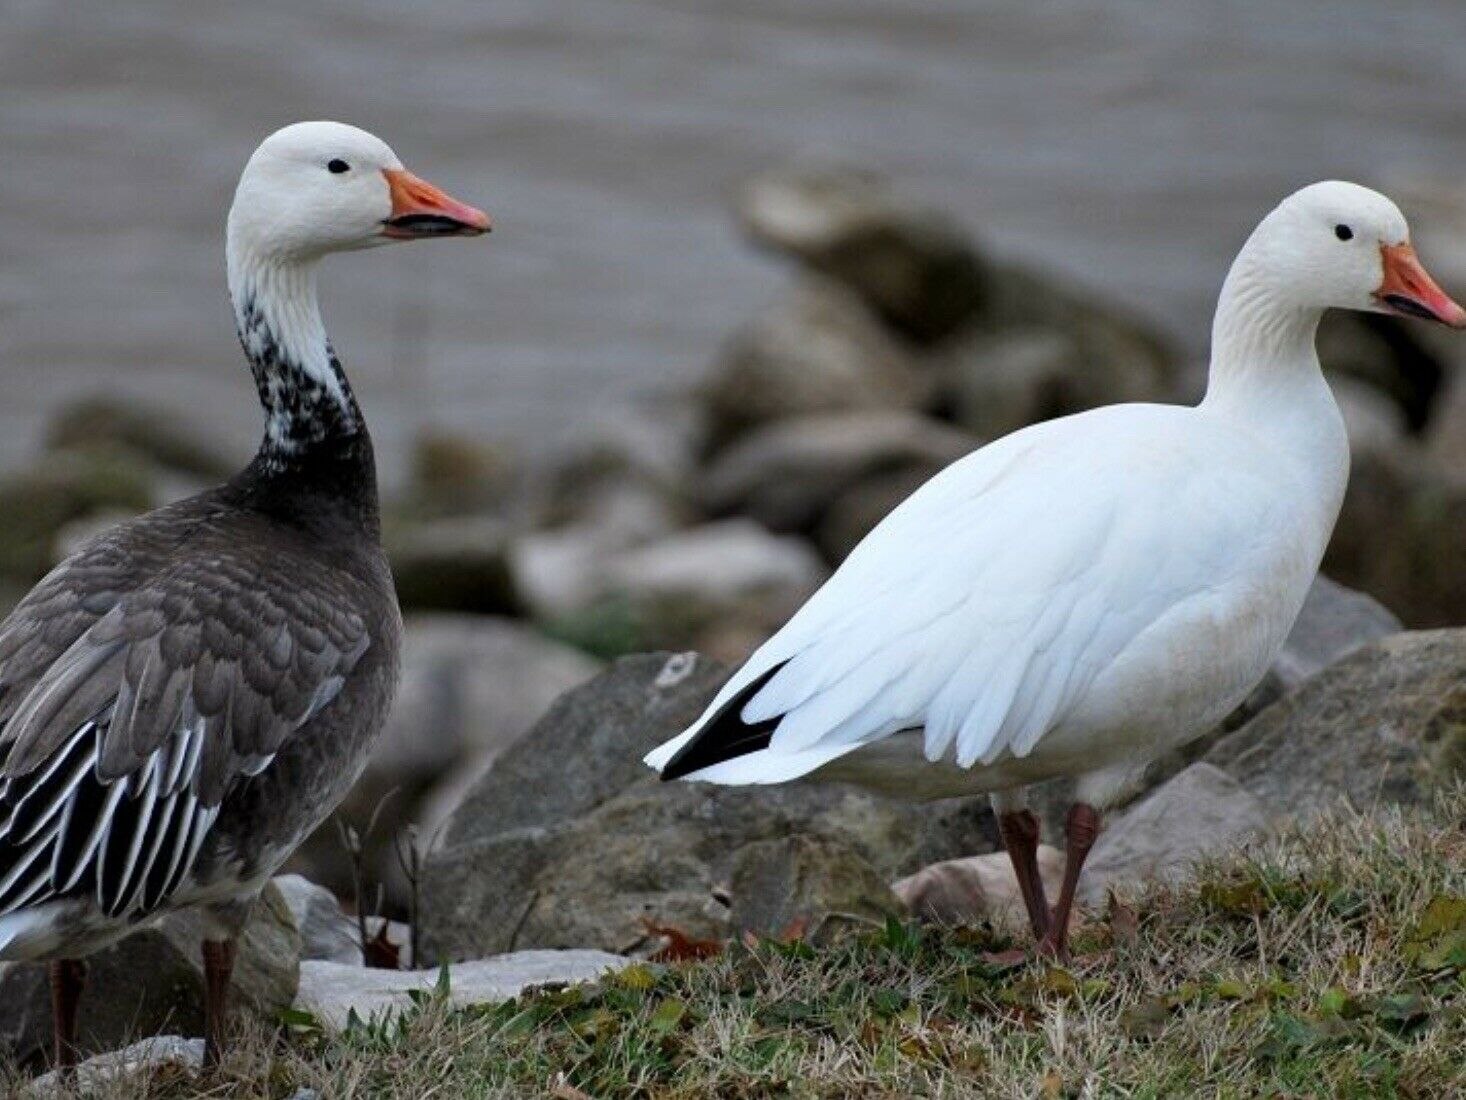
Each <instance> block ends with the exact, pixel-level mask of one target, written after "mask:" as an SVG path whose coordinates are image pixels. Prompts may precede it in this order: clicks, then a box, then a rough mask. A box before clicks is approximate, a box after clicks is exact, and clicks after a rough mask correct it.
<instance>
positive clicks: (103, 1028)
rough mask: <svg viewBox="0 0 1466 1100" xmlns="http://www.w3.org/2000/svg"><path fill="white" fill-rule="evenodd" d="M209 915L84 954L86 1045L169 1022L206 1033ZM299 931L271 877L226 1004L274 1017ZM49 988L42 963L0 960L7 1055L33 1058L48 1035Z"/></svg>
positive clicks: (82, 1039)
mask: <svg viewBox="0 0 1466 1100" xmlns="http://www.w3.org/2000/svg"><path fill="white" fill-rule="evenodd" d="M202 935H203V922H202V919H201V918H200V917H199V915H198V914H197V913H195V912H192V911H184V912H180V913H174V914H171V915H170V916H167V917H165V918H163V919H162V920H161V921H160V922H159V923H158V924H157V925H156V926H154V927H151V928H145V929H142V930H140V931H138V932H135V933H133V934H132V935H131V936H129V937H128V938H127V939H125V940H123V941H122V942H121V943H118V944H115V945H113V946H112V947H109V948H107V949H105V950H103V951H99V952H97V953H96V954H95V955H92V956H91V957H90V958H89V959H88V960H87V963H88V967H89V969H88V974H87V988H86V992H85V993H84V994H83V996H82V1002H81V1015H80V1019H79V1026H78V1038H79V1044H80V1046H81V1048H82V1049H83V1050H97V1049H101V1050H112V1049H115V1048H117V1047H119V1046H121V1045H122V1044H124V1043H127V1042H130V1041H131V1040H133V1039H135V1038H136V1037H137V1036H139V1035H149V1034H156V1033H160V1032H162V1031H164V1030H165V1029H172V1030H179V1031H183V1032H184V1033H185V1034H189V1035H200V1034H202V1033H203V1024H204V1000H203V995H204V977H203V962H202V959H201V957H200V954H199V944H200V941H201V940H202ZM300 951H301V939H300V932H299V931H298V930H297V928H296V924H295V920H294V918H293V917H292V916H291V912H290V908H289V906H287V905H286V903H285V899H284V897H283V896H282V895H281V893H280V891H279V890H278V889H277V888H276V887H275V886H274V885H273V884H270V885H267V886H266V887H265V889H264V891H263V892H262V894H261V895H260V901H259V904H257V905H256V906H255V908H254V912H253V913H252V914H251V916H250V920H249V923H248V924H247V925H246V927H245V930H244V935H243V936H242V937H241V939H240V942H239V953H238V956H237V958H236V959H235V966H234V980H233V984H232V986H231V995H230V1006H231V1009H232V1010H233V1011H236V1012H246V1013H250V1014H252V1015H254V1016H255V1017H257V1018H258V1019H260V1020H264V1021H267V1022H271V1023H273V1022H274V1021H275V1020H276V1019H278V1017H279V1014H280V1011H281V1010H282V1009H285V1008H288V1007H290V1004H291V1002H292V1001H293V1000H294V998H295V986H296V980H297V975H298V971H299V966H300ZM50 1013H51V1010H50V993H49V987H48V983H47V980H46V966H45V964H44V963H0V1038H3V1040H4V1041H5V1044H6V1051H5V1052H6V1053H8V1054H9V1055H10V1056H11V1057H13V1058H14V1059H15V1060H16V1061H28V1060H30V1059H31V1058H33V1057H36V1056H38V1055H39V1054H40V1053H41V1052H42V1051H44V1050H46V1049H48V1048H49V1044H50V1042H51V1015H50Z"/></svg>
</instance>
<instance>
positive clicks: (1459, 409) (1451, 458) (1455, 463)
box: [1426, 368, 1466, 474]
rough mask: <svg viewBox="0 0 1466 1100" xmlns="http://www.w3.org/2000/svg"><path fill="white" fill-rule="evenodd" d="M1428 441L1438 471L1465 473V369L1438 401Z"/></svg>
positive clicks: (1458, 372) (1456, 372)
mask: <svg viewBox="0 0 1466 1100" xmlns="http://www.w3.org/2000/svg"><path fill="white" fill-rule="evenodd" d="M1426 441H1427V442H1426V446H1427V448H1428V450H1429V453H1430V457H1431V458H1432V459H1433V460H1434V462H1435V464H1436V466H1437V468H1438V469H1441V470H1444V471H1451V470H1454V471H1456V472H1457V473H1458V474H1459V473H1460V472H1461V471H1466V369H1462V368H1457V370H1456V371H1455V373H1454V374H1453V375H1452V376H1451V378H1450V380H1449V381H1448V382H1447V383H1446V386H1445V392H1444V393H1443V394H1442V395H1441V396H1440V397H1439V398H1438V399H1437V400H1436V404H1435V408H1434V410H1433V411H1432V414H1431V419H1430V425H1429V427H1428V429H1427V435H1426Z"/></svg>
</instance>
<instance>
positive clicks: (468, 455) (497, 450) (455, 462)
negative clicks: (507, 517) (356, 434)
mask: <svg viewBox="0 0 1466 1100" xmlns="http://www.w3.org/2000/svg"><path fill="white" fill-rule="evenodd" d="M515 482H516V471H515V469H514V463H513V460H512V459H511V457H510V456H509V454H508V453H507V452H506V451H505V449H504V448H503V447H502V446H497V445H494V444H490V443H485V442H483V441H482V440H478V439H474V438H472V437H469V436H462V435H458V434H455V433H453V432H449V431H444V430H442V429H433V430H429V431H424V432H420V433H418V434H417V435H416V436H415V437H414V438H413V440H412V451H411V453H410V454H409V456H408V480H407V484H406V486H405V487H404V488H403V490H402V492H401V493H399V494H398V495H397V499H396V502H395V503H396V506H397V507H398V508H400V509H402V510H403V511H404V512H405V513H406V514H408V515H411V516H414V517H417V518H428V517H434V516H464V515H473V514H481V513H485V512H490V511H497V510H499V509H500V508H502V507H504V505H505V504H506V503H508V501H509V499H510V496H511V493H512V490H513V488H514V485H515Z"/></svg>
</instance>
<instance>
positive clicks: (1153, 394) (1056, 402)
mask: <svg viewBox="0 0 1466 1100" xmlns="http://www.w3.org/2000/svg"><path fill="white" fill-rule="evenodd" d="M1011 278H1012V281H1013V282H1014V283H1016V285H1017V287H1018V288H1025V287H1026V288H1029V290H1030V296H1029V297H1027V298H1023V299H1021V300H1015V301H1012V302H1011V303H1009V302H1007V299H1006V296H1007V295H1008V294H1009V293H1012V291H1013V289H1014V288H1013V287H1009V286H1007V285H1006V283H1005V288H1004V297H1003V299H1002V300H1000V301H999V302H997V303H995V309H994V312H993V313H992V314H991V315H987V314H985V315H984V316H983V317H982V318H981V320H980V323H979V324H978V325H977V326H976V327H974V328H973V329H972V330H971V331H970V332H969V333H967V334H965V335H963V336H962V337H961V338H959V339H955V340H953V341H949V342H948V344H947V345H946V346H945V347H944V348H943V349H941V350H940V351H939V352H938V353H937V355H936V359H935V362H934V364H933V367H934V370H935V372H936V373H937V374H938V375H939V377H940V378H941V380H942V381H941V385H940V396H939V399H938V403H939V405H941V406H942V407H943V408H945V409H947V410H948V411H949V412H950V413H951V415H952V417H953V419H954V420H956V422H957V423H958V424H959V425H961V426H962V427H963V428H965V429H967V430H968V431H970V432H972V433H973V434H974V435H976V436H977V437H978V438H980V439H984V440H988V439H996V438H998V437H999V436H1003V435H1007V434H1008V433H1009V432H1013V431H1016V430H1018V429H1019V428H1022V427H1025V426H1026V425H1028V424H1032V423H1036V422H1038V421H1040V420H1050V419H1053V418H1054V417H1057V416H1067V415H1069V414H1070V413H1076V412H1082V411H1084V410H1085V409H1092V408H1095V407H1097V406H1100V405H1111V404H1118V403H1121V402H1126V401H1156V400H1170V399H1173V398H1174V397H1175V396H1176V388H1177V382H1178V377H1179V371H1178V368H1177V364H1176V360H1175V356H1174V355H1173V354H1172V352H1171V351H1170V349H1169V348H1168V347H1167V346H1166V345H1165V344H1164V343H1162V342H1161V341H1160V339H1159V338H1157V337H1156V336H1155V335H1154V334H1152V333H1151V332H1150V331H1149V330H1147V329H1145V328H1144V327H1142V326H1141V325H1140V324H1138V323H1137V322H1135V321H1132V320H1130V319H1129V318H1127V317H1125V316H1123V315H1122V314H1120V313H1118V312H1116V311H1113V310H1111V309H1109V308H1107V307H1102V306H1100V305H1097V304H1094V303H1092V302H1090V301H1089V300H1088V299H1087V298H1085V297H1084V296H1083V295H1082V294H1080V293H1079V292H1075V291H1069V290H1066V289H1064V288H1062V287H1060V286H1058V285H1056V284H1050V283H1048V282H1046V281H1045V280H1043V279H1041V278H1039V277H1037V276H1034V275H1030V274H1028V273H1026V272H1014V273H1013V274H1012V276H1011Z"/></svg>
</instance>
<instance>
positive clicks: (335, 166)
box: [326, 157, 351, 176]
mask: <svg viewBox="0 0 1466 1100" xmlns="http://www.w3.org/2000/svg"><path fill="white" fill-rule="evenodd" d="M326 171H328V172H331V173H334V174H335V175H338V176H339V175H340V174H341V173H342V172H349V171H351V165H349V164H347V163H346V162H345V161H344V160H342V159H340V158H339V157H338V158H336V159H335V160H332V161H330V162H328V163H327V165H326Z"/></svg>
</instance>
